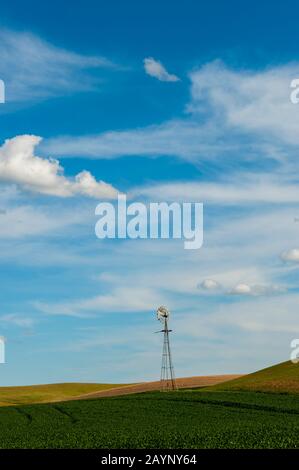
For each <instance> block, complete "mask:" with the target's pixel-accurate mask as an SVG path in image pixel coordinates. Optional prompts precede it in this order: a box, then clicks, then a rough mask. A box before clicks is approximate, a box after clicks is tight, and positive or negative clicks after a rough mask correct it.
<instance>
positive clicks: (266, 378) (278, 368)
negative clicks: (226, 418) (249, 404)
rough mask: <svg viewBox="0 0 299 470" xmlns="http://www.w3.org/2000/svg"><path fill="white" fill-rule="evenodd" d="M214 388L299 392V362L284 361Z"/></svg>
mask: <svg viewBox="0 0 299 470" xmlns="http://www.w3.org/2000/svg"><path fill="white" fill-rule="evenodd" d="M213 390H248V391H258V392H278V393H299V363H298V364H293V363H292V362H291V361H287V362H282V363H281V364H277V365H275V366H272V367H267V368H266V369H262V370H259V371H258V372H254V373H253V374H249V375H245V376H243V377H240V378H238V379H235V380H231V381H229V382H225V383H223V384H219V385H216V386H215V387H213Z"/></svg>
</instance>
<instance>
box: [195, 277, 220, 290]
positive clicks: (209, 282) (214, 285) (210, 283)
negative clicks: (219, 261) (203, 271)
mask: <svg viewBox="0 0 299 470" xmlns="http://www.w3.org/2000/svg"><path fill="white" fill-rule="evenodd" d="M199 287H201V288H202V289H205V290H217V289H219V288H220V287H221V285H220V284H219V282H217V281H215V280H214V279H204V280H203V281H202V282H201V284H200V285H199Z"/></svg>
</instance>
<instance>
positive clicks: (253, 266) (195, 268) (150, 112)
mask: <svg viewBox="0 0 299 470" xmlns="http://www.w3.org/2000/svg"><path fill="white" fill-rule="evenodd" d="M74 3H75V4H74ZM161 3H162V5H161ZM225 3H226V4H225ZM297 17H298V6H297V5H296V2H291V1H285V2H279V3H276V4H274V5H273V3H272V2H271V3H270V2H267V1H264V2H251V3H249V2H248V3H247V4H245V3H244V4H243V5H242V7H241V6H240V2H236V1H231V2H229V5H228V4H227V2H220V1H216V2H213V3H212V4H211V3H208V2H195V1H189V0H187V1H184V2H176V1H172V2H168V1H164V2H156V1H151V2H135V1H128V2H121V1H119V2H117V1H111V2H102V1H90V0H86V1H84V2H82V1H77V2H67V1H65V2H63V4H62V3H61V2H57V1H55V0H54V1H52V2H51V3H50V2H46V3H45V2H44V3H40V2H37V1H27V2H26V3H24V2H18V1H15V2H14V3H13V4H12V3H11V2H5V4H3V5H2V6H1V23H0V79H2V80H4V82H5V85H6V103H5V104H1V105H0V120H1V126H0V146H1V147H0V187H1V193H0V208H1V214H0V238H1V244H0V247H1V248H0V258H1V265H0V266H1V268H0V280H1V285H2V289H1V290H0V295H1V304H0V305H1V309H0V319H1V322H0V325H1V327H0V334H1V335H3V336H5V338H6V359H7V362H6V364H2V365H0V368H1V374H0V384H1V385H18V384H31V383H49V382H61V381H63V382H67V381H90V382H130V381H139V380H140V381H142V380H150V379H156V378H157V377H158V376H159V368H160V354H161V338H160V337H159V335H154V334H153V332H154V331H156V329H157V325H156V324H155V316H154V311H155V309H156V308H157V307H158V306H159V305H160V304H166V305H167V306H169V308H170V309H171V311H172V326H173V329H174V330H175V333H174V334H173V338H172V339H173V348H174V363H175V368H176V373H177V375H178V376H187V375H200V374H205V375H206V374H214V373H239V372H241V373H243V372H249V371H252V370H255V369H258V368H259V367H263V366H266V365H268V364H271V363H275V362H278V361H282V360H285V359H287V358H288V357H289V355H290V341H291V340H292V339H293V338H296V337H298V333H299V331H298V322H297V306H298V302H299V293H298V262H299V249H298V245H299V244H298V236H299V223H298V221H297V219H299V209H298V203H299V189H298V176H297V174H298V163H297V158H298V148H299V137H298V135H299V134H298V122H299V121H298V119H299V105H294V104H293V103H291V100H290V92H291V88H290V83H291V80H293V79H294V78H298V77H299V58H298V50H297V49H298V43H299V30H298V21H297ZM145 59H152V62H151V63H152V66H153V68H154V72H153V69H151V70H150V69H149V68H148V67H145V63H144V60H145ZM162 67H163V68H162ZM5 141H6V143H5V144H4V142H5ZM53 158H54V159H56V160H58V161H59V165H60V166H59V167H58V166H57V165H58V164H57V163H55V161H53ZM82 172H85V173H82ZM86 172H88V173H86ZM76 175H79V177H78V176H77V179H75V178H76ZM118 191H119V192H125V193H127V194H128V197H130V198H131V199H132V200H137V201H144V202H147V203H149V202H152V201H169V202H170V201H179V202H187V201H198V202H203V203H204V245H203V247H202V248H201V249H200V250H197V251H192V250H191V251H188V250H184V249H183V244H182V242H181V241H175V240H134V241H133V240H112V241H111V240H110V241H107V240H103V241H100V240H98V239H97V238H96V237H95V234H94V225H95V222H96V218H95V215H94V210H95V207H96V205H97V203H98V202H100V201H101V200H103V199H105V200H107V199H108V200H109V199H112V200H113V199H114V198H115V195H116V194H117V192H118Z"/></svg>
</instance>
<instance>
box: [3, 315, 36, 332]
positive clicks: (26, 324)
mask: <svg viewBox="0 0 299 470" xmlns="http://www.w3.org/2000/svg"><path fill="white" fill-rule="evenodd" d="M0 321H1V322H4V323H8V324H11V325H15V326H18V327H20V328H30V327H32V326H33V325H34V323H35V321H34V320H33V319H32V318H29V317H25V316H23V315H18V314H16V313H10V314H7V315H1V316H0Z"/></svg>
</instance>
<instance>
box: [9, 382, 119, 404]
mask: <svg viewBox="0 0 299 470" xmlns="http://www.w3.org/2000/svg"><path fill="white" fill-rule="evenodd" d="M121 386H122V385H116V384H91V383H62V384H50V385H30V386H26V387H0V406H7V405H27V404H30V403H47V402H52V401H60V400H67V399H69V398H73V397H79V396H80V395H84V394H85V393H92V392H97V391H100V390H108V389H111V388H114V387H121Z"/></svg>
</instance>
